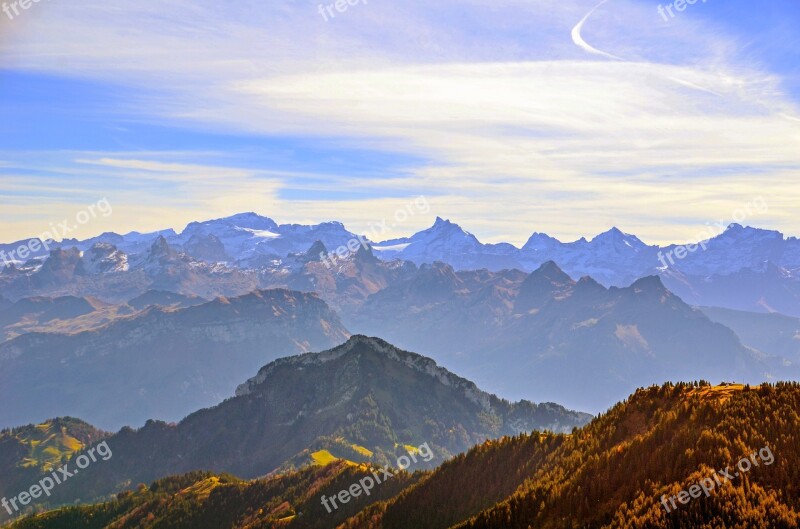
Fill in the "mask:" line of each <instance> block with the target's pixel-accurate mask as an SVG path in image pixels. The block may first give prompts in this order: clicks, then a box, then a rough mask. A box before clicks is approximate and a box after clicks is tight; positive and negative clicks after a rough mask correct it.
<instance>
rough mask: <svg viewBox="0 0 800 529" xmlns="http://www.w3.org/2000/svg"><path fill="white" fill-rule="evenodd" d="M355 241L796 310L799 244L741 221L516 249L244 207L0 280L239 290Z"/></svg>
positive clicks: (451, 228)
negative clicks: (666, 237)
mask: <svg viewBox="0 0 800 529" xmlns="http://www.w3.org/2000/svg"><path fill="white" fill-rule="evenodd" d="M361 240H363V241H365V242H366V243H368V244H370V245H371V247H372V249H373V251H374V254H375V256H377V257H378V258H380V259H382V260H384V261H392V260H395V259H399V260H401V261H406V262H410V263H414V264H416V265H418V266H419V265H422V264H432V263H433V262H437V261H439V262H444V263H447V264H450V265H451V266H452V267H453V268H454V269H456V270H477V269H482V268H485V269H488V270H490V271H500V270H503V269H519V270H522V271H526V272H530V271H533V270H535V269H536V268H538V267H539V266H541V265H542V264H543V263H545V262H547V261H554V262H556V263H557V264H558V265H559V266H560V267H561V268H562V269H563V270H564V271H565V272H567V273H568V274H569V275H571V276H573V277H583V276H585V275H589V276H591V277H593V278H594V279H595V280H596V281H598V282H599V283H601V284H602V285H604V286H607V287H608V286H627V285H630V284H631V283H633V282H634V281H635V280H637V279H639V278H641V277H644V276H648V275H659V276H660V277H662V280H663V282H664V284H665V285H666V286H667V287H668V288H670V289H671V290H672V291H673V292H675V293H676V294H678V295H679V296H681V298H682V299H684V301H686V302H688V303H691V304H693V305H703V306H719V307H725V308H731V309H736V310H747V311H755V312H780V313H784V314H787V315H790V316H796V317H800V303H799V301H800V279H798V277H799V276H798V270H800V241H798V239H797V238H795V237H788V238H787V237H785V236H784V235H783V234H781V233H780V232H777V231H771V230H764V229H758V228H751V227H743V226H741V225H739V224H731V225H729V226H728V228H727V229H726V230H725V231H724V232H722V233H720V234H719V235H716V236H713V237H710V238H709V239H708V240H706V241H702V244H701V245H700V246H697V245H696V244H694V245H688V247H689V248H690V249H689V250H686V249H685V248H686V247H684V246H682V245H675V244H673V245H669V246H665V247H659V246H656V245H648V244H646V243H644V242H642V241H641V240H640V239H639V238H638V237H636V236H635V235H631V234H626V233H624V232H622V231H621V230H619V229H617V228H612V229H611V230H609V231H607V232H604V233H601V234H600V235H597V236H596V237H594V238H592V239H591V240H587V239H585V238H581V239H579V240H577V241H574V242H566V243H565V242H561V241H559V240H557V239H555V238H553V237H550V236H549V235H547V234H544V233H534V234H533V235H532V236H531V237H530V238H529V240H528V241H527V242H526V243H525V244H524V245H523V246H522V247H521V248H517V247H515V246H513V245H511V244H508V243H499V244H485V243H481V242H480V241H479V240H478V239H477V238H476V237H475V236H474V235H472V234H471V233H469V232H467V231H465V230H463V229H462V228H461V227H459V226H458V225H457V224H454V223H452V222H450V221H448V220H444V219H441V218H437V219H436V221H435V223H434V224H433V226H432V227H431V228H429V229H427V230H424V231H421V232H419V233H416V234H414V235H412V236H411V237H404V238H399V239H393V240H389V241H369V240H368V239H367V238H365V237H360V236H359V235H357V234H355V233H352V232H350V231H348V230H347V229H345V227H344V225H343V224H341V223H339V222H328V223H323V224H318V225H297V224H285V225H279V224H277V223H276V222H275V221H273V220H272V219H270V218H267V217H262V216H259V215H257V214H255V213H242V214H238V215H234V216H232V217H227V218H223V219H217V220H210V221H205V222H193V223H191V224H189V225H188V226H187V227H186V228H185V229H184V230H183V231H182V232H181V233H176V232H175V231H173V230H171V229H168V230H162V231H159V232H154V233H148V234H142V233H138V232H132V233H128V234H125V235H119V234H116V233H104V234H102V235H100V236H98V237H93V238H91V239H87V240H76V239H67V240H64V241H61V242H60V243H59V244H58V247H57V248H55V249H53V250H51V252H50V253H49V254H48V253H47V252H46V251H45V250H44V249H41V250H39V251H38V252H37V253H34V255H33V257H31V258H30V259H28V260H27V261H26V262H24V263H22V262H16V263H13V264H11V265H9V266H7V267H6V268H5V270H4V271H3V273H2V274H1V275H0V287H2V288H3V292H4V295H5V296H6V297H9V298H11V299H14V298H17V299H18V298H21V297H31V296H34V295H48V296H53V295H64V294H74V295H96V296H97V297H99V298H101V299H104V300H106V301H121V300H122V298H125V297H127V298H130V297H133V295H135V294H134V293H138V294H141V293H143V292H145V291H146V290H148V289H163V290H173V291H179V292H181V293H186V294H193V295H199V296H201V297H206V298H211V297H214V296H215V295H229V296H230V295H241V294H244V293H247V292H249V291H251V290H253V289H254V288H258V287H264V286H265V285H267V284H270V283H271V282H273V281H274V280H275V279H276V277H280V276H282V275H285V274H287V273H291V271H292V270H294V269H295V268H296V266H297V264H298V256H302V255H305V254H307V253H308V252H309V251H310V250H311V249H312V247H315V254H316V255H315V256H316V257H318V256H319V253H323V252H324V253H326V254H327V253H334V252H335V251H336V250H337V249H339V248H341V247H346V246H347V244H348V243H350V242H352V241H361ZM693 242H697V241H693ZM20 244H22V241H20V242H17V243H11V244H4V245H0V248H3V249H13V248H15V247H17V246H19V245H20ZM315 245H316V246H315ZM73 248H74V250H72V249H73ZM692 248H693V250H692ZM317 250H319V251H317ZM681 257H682V258H681ZM317 260H318V259H317ZM47 262H50V264H49V265H47V264H46V263H47ZM108 276H111V277H108ZM112 298H113V299H112Z"/></svg>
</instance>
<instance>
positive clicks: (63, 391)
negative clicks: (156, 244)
mask: <svg viewBox="0 0 800 529" xmlns="http://www.w3.org/2000/svg"><path fill="white" fill-rule="evenodd" d="M348 336H349V335H348V333H347V331H346V330H345V328H344V327H343V326H342V325H341V323H340V321H339V318H338V316H337V315H336V314H335V313H333V312H332V311H331V310H330V309H329V308H328V307H327V305H325V303H324V302H323V301H321V300H320V299H318V298H317V297H316V296H315V295H312V294H302V293H298V292H290V291H286V290H269V291H256V292H253V293H251V294H248V295H245V296H241V297H238V298H231V299H227V298H218V299H216V300H214V301H211V302H208V303H205V304H203V305H200V306H195V307H190V308H186V309H182V310H171V309H164V308H159V307H151V308H149V309H147V310H145V311H143V312H141V313H138V314H136V315H134V316H132V317H129V318H122V319H117V320H114V321H113V322H112V323H109V324H107V325H106V326H104V327H100V328H97V329H94V330H91V331H85V332H80V333H77V334H73V335H58V334H39V333H30V334H26V335H23V336H20V337H18V338H15V339H14V340H11V341H9V342H6V343H4V344H2V345H0V402H5V403H17V404H15V405H8V406H3V407H2V408H1V409H0V425H5V426H10V425H14V424H23V423H26V422H28V421H30V420H31V419H36V420H44V419H45V418H47V417H53V416H59V415H72V416H82V417H83V418H85V419H87V420H89V421H90V422H92V423H93V424H97V425H99V426H101V427H103V428H107V429H112V428H119V427H120V426H122V425H124V424H141V423H143V422H144V421H145V420H147V419H150V418H159V419H164V420H177V419H180V418H181V417H184V416H185V415H186V414H187V413H190V412H191V411H193V410H196V409H198V408H200V407H203V406H210V405H213V404H216V403H218V402H219V401H221V400H222V399H224V398H225V397H228V396H230V395H232V394H233V392H234V390H235V388H236V386H237V385H238V384H240V383H241V381H242V380H244V379H245V378H246V377H248V376H250V375H251V374H252V373H253V372H255V370H257V369H258V368H259V367H260V366H262V365H264V363H265V362H268V361H269V360H271V359H274V358H277V357H278V356H280V355H285V354H287V353H299V352H304V351H308V350H312V349H324V348H327V347H331V346H333V345H336V344H338V343H341V342H343V341H344V340H346V339H347V337H348Z"/></svg>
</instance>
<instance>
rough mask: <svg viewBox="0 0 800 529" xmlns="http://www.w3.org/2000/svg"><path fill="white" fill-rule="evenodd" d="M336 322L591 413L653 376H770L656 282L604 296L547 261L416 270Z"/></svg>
mask: <svg viewBox="0 0 800 529" xmlns="http://www.w3.org/2000/svg"><path fill="white" fill-rule="evenodd" d="M389 315H391V316H389ZM347 324H348V327H349V328H350V329H351V330H354V331H355V332H370V333H374V334H378V335H380V336H385V337H386V338H387V339H388V340H391V341H395V342H397V343H398V344H400V345H401V346H403V347H408V348H418V349H424V350H426V351H430V353H431V354H432V355H433V356H434V357H435V358H437V359H438V360H440V361H441V362H443V363H444V365H457V366H458V367H459V368H460V369H461V370H462V372H463V373H465V375H466V376H468V377H470V378H471V379H474V380H476V381H477V382H478V383H479V384H481V385H483V386H484V387H487V388H490V389H491V390H492V391H496V392H497V393H499V394H503V395H507V396H511V397H514V398H520V397H521V396H524V395H531V394H533V395H536V396H537V398H541V399H542V400H553V401H556V402H562V403H566V404H567V405H569V406H571V407H576V408H578V409H588V410H590V411H601V410H603V409H605V408H607V407H608V406H610V405H611V404H613V403H614V402H616V401H618V400H620V399H622V398H624V396H625V395H626V394H628V393H629V392H630V391H633V390H634V389H636V388H637V387H640V386H646V385H649V384H653V383H658V382H659V381H663V380H682V379H691V378H707V379H711V380H747V381H753V382H757V381H761V380H764V379H765V378H766V377H767V375H768V373H769V372H770V371H774V369H775V367H773V364H770V363H768V362H765V361H763V360H762V359H761V358H760V357H759V356H758V355H756V354H755V353H754V352H753V351H751V350H749V349H748V348H746V347H744V346H743V345H742V344H741V343H740V341H739V339H738V338H737V337H736V335H735V334H734V333H733V332H732V331H730V330H729V329H727V328H726V327H724V326H722V325H719V324H716V323H713V322H711V321H710V320H709V319H708V318H707V317H706V316H705V315H703V314H702V313H701V312H699V311H697V310H695V309H693V308H692V307H690V306H688V305H687V304H685V303H683V301H681V300H680V299H679V298H678V297H677V296H675V295H673V294H672V293H671V292H670V291H669V290H667V289H666V288H664V286H663V284H662V283H661V281H660V280H659V278H657V277H647V278H644V279H641V280H639V281H636V282H635V283H634V284H633V285H631V286H630V287H627V288H614V287H612V288H610V289H606V288H605V287H603V286H602V285H600V284H598V283H597V282H595V281H593V280H592V279H590V278H583V279H581V280H580V281H577V282H576V281H574V280H572V279H571V278H570V277H569V276H567V275H566V274H565V273H564V272H563V271H562V270H561V269H560V268H559V267H558V266H556V265H555V264H554V263H552V262H550V263H545V264H544V265H542V267H540V268H539V269H538V270H537V271H535V272H533V273H532V274H530V275H528V276H525V275H523V274H521V273H518V272H501V273H490V272H486V271H484V272H455V271H454V270H453V269H452V268H451V267H449V266H447V265H444V264H435V265H432V266H427V265H425V266H423V267H421V268H420V270H419V272H418V273H417V274H415V275H414V276H413V277H411V278H409V279H407V280H404V281H401V282H399V283H396V284H393V285H391V286H390V287H388V288H386V289H384V290H383V291H381V292H379V293H377V294H375V295H373V296H371V297H370V298H368V300H367V301H366V303H365V304H364V305H363V307H361V309H360V310H359V311H357V312H356V313H355V314H354V315H352V316H350V317H348V319H347ZM774 374H776V375H777V376H780V375H782V374H785V371H781V372H780V373H774Z"/></svg>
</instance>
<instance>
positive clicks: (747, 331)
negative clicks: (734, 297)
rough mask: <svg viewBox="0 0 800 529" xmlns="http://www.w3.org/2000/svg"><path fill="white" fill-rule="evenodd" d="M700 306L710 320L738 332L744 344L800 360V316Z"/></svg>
mask: <svg viewBox="0 0 800 529" xmlns="http://www.w3.org/2000/svg"><path fill="white" fill-rule="evenodd" d="M700 310H702V311H703V314H705V315H706V316H708V317H709V318H710V319H711V320H713V321H715V322H717V323H721V324H722V325H725V326H726V327H728V328H729V329H731V330H732V331H733V332H735V333H736V335H737V336H739V338H741V340H742V342H743V343H744V344H746V345H748V346H750V347H754V348H756V349H758V350H759V351H762V352H764V353H766V354H769V355H773V356H780V357H784V358H787V359H789V360H792V361H793V362H794V363H798V362H800V318H793V317H791V316H784V315H783V314H763V313H755V312H745V311H739V310H731V309H722V308H719V307H702V308H701V309H700Z"/></svg>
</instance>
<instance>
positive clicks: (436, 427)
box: [56, 336, 591, 501]
mask: <svg viewBox="0 0 800 529" xmlns="http://www.w3.org/2000/svg"><path fill="white" fill-rule="evenodd" d="M590 418H591V417H590V416H589V415H587V414H583V413H577V412H572V411H569V410H566V409H564V408H562V407H561V406H558V405H555V404H538V405H535V404H532V403H530V402H518V403H515V404H511V403H509V402H507V401H504V400H501V399H499V398H497V397H495V396H494V395H490V394H488V393H485V392H483V391H481V390H479V389H478V388H477V387H476V386H475V385H474V384H473V383H472V382H469V381H468V380H465V379H462V378H460V377H458V376H456V375H454V374H452V373H450V372H449V371H447V370H445V369H443V368H441V367H438V366H437V365H436V363H435V362H433V361H432V360H431V359H429V358H425V357H423V356H419V355H417V354H414V353H409V352H405V351H402V350H399V349H397V348H395V347H393V346H392V345H390V344H388V343H386V342H383V341H382V340H379V339H376V338H367V337H364V336H355V337H353V338H351V339H350V340H349V341H348V342H347V343H346V344H344V345H342V346H340V347H337V348H334V349H331V350H329V351H326V352H323V353H318V354H313V353H309V354H304V355H300V356H294V357H289V358H283V359H280V360H276V361H274V362H272V363H270V364H269V365H267V366H266V367H264V368H263V369H261V370H260V371H259V372H258V374H257V376H255V377H254V378H252V379H250V380H249V381H247V382H246V383H244V384H243V385H242V386H240V387H239V389H238V390H237V396H236V397H235V398H232V399H229V400H227V401H225V402H223V403H222V404H220V405H219V406H216V407H214V408H210V409H206V410H202V411H199V412H197V413H194V414H192V415H190V416H189V417H187V418H186V419H184V420H183V421H181V422H180V423H179V424H177V425H167V424H165V423H161V422H148V423H147V425H146V426H144V427H143V428H142V429H140V430H138V431H134V430H131V429H128V428H125V429H123V430H122V431H120V432H119V433H118V434H116V435H114V436H112V437H110V438H109V439H108V440H107V441H108V444H109V446H110V447H111V449H112V450H113V453H114V456H113V459H111V460H109V461H107V462H104V463H103V465H98V466H97V467H94V468H92V469H91V474H89V473H87V475H86V478H85V479H84V478H83V475H81V476H78V477H76V479H75V480H74V481H72V482H71V483H70V487H68V488H67V487H64V488H63V489H64V490H63V491H61V490H59V491H56V493H57V494H64V495H66V496H58V497H57V499H58V500H59V501H71V500H73V499H75V498H77V497H82V498H84V499H88V498H93V497H96V496H100V495H104V494H108V493H110V492H115V491H117V490H121V489H123V488H126V487H129V486H130V485H131V484H136V483H139V482H149V481H151V480H153V479H156V478H159V477H162V476H165V475H168V474H173V473H182V472H188V471H190V470H194V469H199V468H205V469H210V470H215V471H219V472H232V473H234V474H236V475H239V476H242V477H255V476H259V475H264V474H267V473H269V472H272V471H274V470H276V469H278V468H284V469H285V468H291V467H292V466H301V465H306V464H308V463H310V462H312V457H311V454H312V453H314V454H318V453H320V452H322V453H326V454H331V455H333V456H335V457H342V458H346V459H350V460H356V461H361V462H372V463H376V464H381V465H384V464H389V463H394V462H395V461H396V460H397V457H398V456H399V455H402V454H404V453H406V450H407V448H406V447H409V446H411V447H419V446H420V445H423V444H425V443H427V445H428V446H429V447H430V449H431V451H432V454H433V455H432V457H429V458H426V459H428V460H429V461H426V462H425V464H427V466H428V468H432V467H433V466H434V465H435V464H438V463H440V462H442V461H443V460H444V459H446V458H448V457H450V456H451V455H453V454H457V453H459V452H463V451H465V450H468V449H469V448H470V447H471V446H473V445H474V444H477V443H481V442H483V441H485V440H486V439H490V438H497V437H500V436H503V435H516V434H519V433H522V432H528V431H531V430H534V429H539V430H543V429H549V430H554V431H570V430H571V429H572V428H574V427H576V426H581V425H583V424H585V423H586V422H588V420H589V419H590ZM419 463H420V465H422V464H423V462H419Z"/></svg>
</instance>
